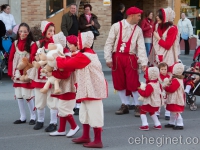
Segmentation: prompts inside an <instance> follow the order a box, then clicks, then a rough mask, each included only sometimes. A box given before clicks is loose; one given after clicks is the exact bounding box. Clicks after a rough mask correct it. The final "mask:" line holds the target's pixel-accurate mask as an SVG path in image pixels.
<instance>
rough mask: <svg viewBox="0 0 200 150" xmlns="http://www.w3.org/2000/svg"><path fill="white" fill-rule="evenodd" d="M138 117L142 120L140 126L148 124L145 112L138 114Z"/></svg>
mask: <svg viewBox="0 0 200 150" xmlns="http://www.w3.org/2000/svg"><path fill="white" fill-rule="evenodd" d="M140 118H141V120H142V126H148V125H149V124H148V122H147V116H146V115H145V114H140Z"/></svg>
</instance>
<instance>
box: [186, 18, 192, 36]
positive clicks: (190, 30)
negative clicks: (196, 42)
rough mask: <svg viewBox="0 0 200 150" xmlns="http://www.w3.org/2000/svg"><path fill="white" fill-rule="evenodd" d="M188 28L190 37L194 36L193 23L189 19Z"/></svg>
mask: <svg viewBox="0 0 200 150" xmlns="http://www.w3.org/2000/svg"><path fill="white" fill-rule="evenodd" d="M187 24H188V25H187V26H188V29H189V37H191V36H192V35H193V27H192V23H191V21H190V20H189V19H187Z"/></svg>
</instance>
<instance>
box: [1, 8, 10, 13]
mask: <svg viewBox="0 0 200 150" xmlns="http://www.w3.org/2000/svg"><path fill="white" fill-rule="evenodd" d="M3 11H4V12H5V13H7V14H9V13H10V6H7V7H6V9H4V10H3Z"/></svg>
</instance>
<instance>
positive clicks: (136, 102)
mask: <svg viewBox="0 0 200 150" xmlns="http://www.w3.org/2000/svg"><path fill="white" fill-rule="evenodd" d="M132 94H133V98H134V102H135V105H136V106H137V105H140V102H139V100H138V97H139V94H138V91H136V92H132Z"/></svg>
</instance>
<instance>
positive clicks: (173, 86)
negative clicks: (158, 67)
mask: <svg viewBox="0 0 200 150" xmlns="http://www.w3.org/2000/svg"><path fill="white" fill-rule="evenodd" d="M179 87H180V83H179V82H178V80H177V79H172V81H171V84H170V85H169V86H166V87H165V88H164V89H165V91H166V92H168V93H174V92H175V91H176V90H177V89H178V88H179Z"/></svg>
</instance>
